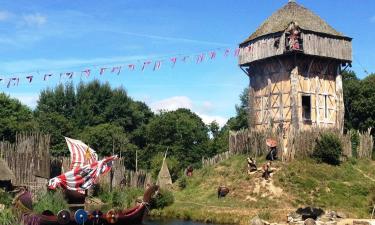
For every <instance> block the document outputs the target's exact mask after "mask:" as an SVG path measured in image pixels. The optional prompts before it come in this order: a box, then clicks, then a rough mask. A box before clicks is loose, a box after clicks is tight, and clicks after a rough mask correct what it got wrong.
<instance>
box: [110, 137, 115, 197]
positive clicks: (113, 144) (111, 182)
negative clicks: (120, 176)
mask: <svg viewBox="0 0 375 225" xmlns="http://www.w3.org/2000/svg"><path fill="white" fill-rule="evenodd" d="M114 154H115V139H114V138H113V137H112V155H114ZM113 169H114V168H113V167H112V169H111V171H110V173H109V191H110V192H112V188H113V173H114V172H113Z"/></svg>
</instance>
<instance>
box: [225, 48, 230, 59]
mask: <svg viewBox="0 0 375 225" xmlns="http://www.w3.org/2000/svg"><path fill="white" fill-rule="evenodd" d="M229 53H230V49H229V48H227V49H225V52H224V56H225V57H227V56H228V55H229Z"/></svg>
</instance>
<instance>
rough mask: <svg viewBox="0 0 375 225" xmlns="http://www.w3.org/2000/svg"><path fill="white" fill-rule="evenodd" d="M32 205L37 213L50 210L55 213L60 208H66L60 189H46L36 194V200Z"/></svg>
mask: <svg viewBox="0 0 375 225" xmlns="http://www.w3.org/2000/svg"><path fill="white" fill-rule="evenodd" d="M33 207H34V211H35V212H37V213H42V212H43V211H44V210H50V211H52V212H53V213H55V214H56V213H58V212H59V211H60V210H62V209H67V208H68V204H67V202H66V201H65V199H64V196H63V194H62V192H61V191H47V192H39V193H38V194H37V201H36V203H35V204H34V206H33Z"/></svg>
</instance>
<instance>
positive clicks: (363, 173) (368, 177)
mask: <svg viewBox="0 0 375 225" xmlns="http://www.w3.org/2000/svg"><path fill="white" fill-rule="evenodd" d="M354 169H356V170H357V171H358V172H360V173H361V174H362V175H363V176H364V177H366V178H367V179H369V180H371V181H372V182H375V179H374V178H372V177H370V176H369V175H367V174H366V173H365V172H363V170H361V169H359V168H357V167H354Z"/></svg>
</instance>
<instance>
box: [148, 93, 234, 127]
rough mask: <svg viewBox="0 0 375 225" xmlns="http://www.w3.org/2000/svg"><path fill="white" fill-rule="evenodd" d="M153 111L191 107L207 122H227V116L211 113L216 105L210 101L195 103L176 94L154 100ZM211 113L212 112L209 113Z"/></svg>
mask: <svg viewBox="0 0 375 225" xmlns="http://www.w3.org/2000/svg"><path fill="white" fill-rule="evenodd" d="M150 107H151V109H152V111H154V112H160V111H162V110H166V111H173V110H177V109H179V108H186V109H190V110H191V111H193V112H195V113H196V114H197V115H198V116H199V117H201V118H202V121H203V122H204V123H205V124H210V123H211V122H212V121H216V122H217V123H218V124H219V125H220V126H221V127H222V126H224V125H225V123H226V122H227V120H228V119H227V118H225V117H223V116H219V115H211V113H212V111H213V110H214V106H213V104H212V103H211V102H209V101H204V102H203V103H199V102H198V103H195V102H193V101H192V100H191V99H190V98H189V97H187V96H174V97H171V98H167V99H163V100H160V101H156V102H152V103H151V104H150ZM209 113H210V114H209Z"/></svg>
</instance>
